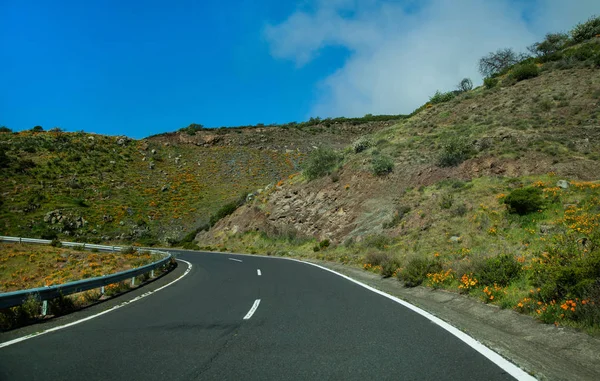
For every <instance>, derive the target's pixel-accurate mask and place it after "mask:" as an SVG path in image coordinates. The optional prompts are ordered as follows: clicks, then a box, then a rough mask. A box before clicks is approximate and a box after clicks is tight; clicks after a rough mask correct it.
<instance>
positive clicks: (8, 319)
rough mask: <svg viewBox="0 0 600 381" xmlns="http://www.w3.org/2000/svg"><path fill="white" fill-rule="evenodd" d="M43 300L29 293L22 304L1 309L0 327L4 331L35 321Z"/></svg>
mask: <svg viewBox="0 0 600 381" xmlns="http://www.w3.org/2000/svg"><path fill="white" fill-rule="evenodd" d="M41 307H42V302H40V300H39V299H38V297H37V296H36V295H29V296H28V297H27V299H26V300H25V301H24V302H23V304H21V305H20V306H15V307H10V308H6V309H3V310H0V329H1V330H3V331H6V330H9V329H13V328H17V327H20V326H23V325H27V324H30V323H32V322H34V321H35V320H36V319H37V318H38V316H39V315H40V312H41Z"/></svg>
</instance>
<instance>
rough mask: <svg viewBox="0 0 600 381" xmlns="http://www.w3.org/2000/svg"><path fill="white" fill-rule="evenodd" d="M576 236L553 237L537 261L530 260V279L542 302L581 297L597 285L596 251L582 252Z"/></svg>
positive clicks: (598, 255)
mask: <svg viewBox="0 0 600 381" xmlns="http://www.w3.org/2000/svg"><path fill="white" fill-rule="evenodd" d="M578 238H579V237H578V236H576V235H559V236H556V237H555V238H554V240H553V242H551V244H550V245H548V246H547V247H546V248H545V251H544V254H542V255H541V256H540V258H538V259H539V260H536V261H532V271H531V272H530V279H531V281H532V284H533V285H534V286H535V287H539V288H540V292H539V295H538V298H540V299H544V300H546V301H548V300H553V299H554V300H560V299H562V298H573V299H574V298H581V299H583V298H587V297H590V296H594V295H593V294H596V291H597V287H598V286H600V284H599V283H598V279H600V250H598V248H596V249H592V251H591V252H589V253H587V254H586V255H582V252H583V250H582V248H581V247H579V246H578ZM596 296H598V295H596Z"/></svg>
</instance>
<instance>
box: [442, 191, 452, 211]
mask: <svg viewBox="0 0 600 381" xmlns="http://www.w3.org/2000/svg"><path fill="white" fill-rule="evenodd" d="M453 203H454V197H453V196H452V194H451V193H444V194H443V195H442V199H441V201H440V207H441V208H442V209H450V208H452V204H453Z"/></svg>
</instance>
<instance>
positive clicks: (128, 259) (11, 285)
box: [0, 243, 157, 292]
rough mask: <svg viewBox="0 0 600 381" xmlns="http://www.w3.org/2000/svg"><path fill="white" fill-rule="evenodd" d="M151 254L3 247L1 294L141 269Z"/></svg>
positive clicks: (1, 250)
mask: <svg viewBox="0 0 600 381" xmlns="http://www.w3.org/2000/svg"><path fill="white" fill-rule="evenodd" d="M156 259H157V258H156V256H154V255H151V254H148V253H137V252H130V253H128V254H122V253H102V254H96V253H91V252H88V251H80V250H73V249H67V248H57V247H52V246H47V245H34V244H13V243H3V244H0V292H9V291H17V290H24V289H28V288H35V287H44V286H51V285H56V284H62V283H67V282H71V281H75V280H81V279H86V278H92V277H97V276H102V275H108V274H113V273H116V272H119V271H125V270H128V269H131V268H135V267H140V266H143V265H146V264H148V263H151V262H153V261H155V260H156Z"/></svg>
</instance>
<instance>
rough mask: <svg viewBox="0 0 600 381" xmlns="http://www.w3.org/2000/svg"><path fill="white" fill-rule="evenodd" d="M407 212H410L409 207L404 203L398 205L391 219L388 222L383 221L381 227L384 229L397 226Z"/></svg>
mask: <svg viewBox="0 0 600 381" xmlns="http://www.w3.org/2000/svg"><path fill="white" fill-rule="evenodd" d="M408 212H410V207H408V206H406V205H403V206H399V207H398V208H396V211H395V212H394V215H393V216H392V219H391V220H390V221H389V222H384V223H383V228H384V229H391V228H395V227H396V226H398V224H399V223H400V221H402V219H403V218H404V216H405V215H406V214H407V213H408Z"/></svg>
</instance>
